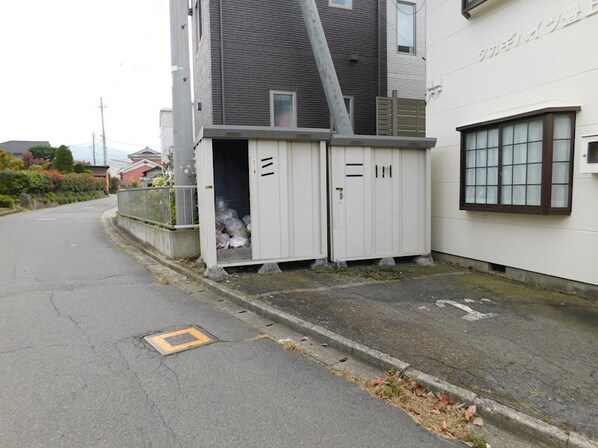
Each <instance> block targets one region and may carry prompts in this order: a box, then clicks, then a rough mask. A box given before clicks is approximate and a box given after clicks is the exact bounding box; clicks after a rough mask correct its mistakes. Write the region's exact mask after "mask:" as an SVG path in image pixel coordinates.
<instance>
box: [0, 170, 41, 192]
mask: <svg viewBox="0 0 598 448" xmlns="http://www.w3.org/2000/svg"><path fill="white" fill-rule="evenodd" d="M49 191H52V185H51V183H50V179H49V178H48V177H47V176H46V175H45V174H44V173H43V172H39V171H12V170H1V171H0V194H6V195H9V196H18V195H19V194H21V193H27V194H44V193H47V192H49Z"/></svg>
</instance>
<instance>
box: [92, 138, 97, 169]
mask: <svg viewBox="0 0 598 448" xmlns="http://www.w3.org/2000/svg"><path fill="white" fill-rule="evenodd" d="M91 142H92V151H93V152H92V153H91V155H92V158H93V164H94V165H95V164H96V133H95V132H92V133H91Z"/></svg>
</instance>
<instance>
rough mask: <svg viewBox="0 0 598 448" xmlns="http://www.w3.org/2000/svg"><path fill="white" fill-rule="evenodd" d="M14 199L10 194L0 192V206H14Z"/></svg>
mask: <svg viewBox="0 0 598 448" xmlns="http://www.w3.org/2000/svg"><path fill="white" fill-rule="evenodd" d="M14 207H15V200H14V198H11V197H10V196H6V195H4V194H0V208H14Z"/></svg>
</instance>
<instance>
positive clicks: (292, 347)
mask: <svg viewBox="0 0 598 448" xmlns="http://www.w3.org/2000/svg"><path fill="white" fill-rule="evenodd" d="M283 347H284V349H285V350H288V351H290V352H297V353H303V348H302V347H301V346H300V345H299V344H297V343H296V342H293V341H290V340H287V341H284V344H283Z"/></svg>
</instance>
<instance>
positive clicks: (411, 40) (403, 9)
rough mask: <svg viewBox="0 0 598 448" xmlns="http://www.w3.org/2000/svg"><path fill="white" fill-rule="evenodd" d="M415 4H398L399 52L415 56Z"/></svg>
mask: <svg viewBox="0 0 598 448" xmlns="http://www.w3.org/2000/svg"><path fill="white" fill-rule="evenodd" d="M415 13H416V10H415V4H414V3H407V2H397V51H398V52H399V53H408V54H415V15H416V14H415Z"/></svg>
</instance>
